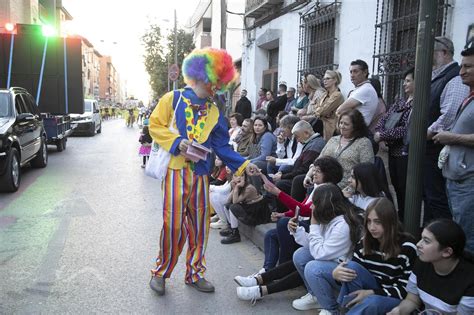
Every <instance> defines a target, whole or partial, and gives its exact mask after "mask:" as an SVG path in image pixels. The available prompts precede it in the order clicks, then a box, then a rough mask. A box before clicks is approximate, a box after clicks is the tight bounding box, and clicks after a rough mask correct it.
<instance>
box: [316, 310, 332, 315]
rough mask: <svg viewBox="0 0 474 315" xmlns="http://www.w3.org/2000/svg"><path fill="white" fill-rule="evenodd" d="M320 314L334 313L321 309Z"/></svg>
mask: <svg viewBox="0 0 474 315" xmlns="http://www.w3.org/2000/svg"><path fill="white" fill-rule="evenodd" d="M319 315H332V313H331V312H330V311H328V310H320V311H319Z"/></svg>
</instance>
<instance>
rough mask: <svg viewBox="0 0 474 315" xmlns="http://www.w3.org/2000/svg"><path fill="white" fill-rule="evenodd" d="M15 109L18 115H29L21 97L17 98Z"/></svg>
mask: <svg viewBox="0 0 474 315" xmlns="http://www.w3.org/2000/svg"><path fill="white" fill-rule="evenodd" d="M15 109H16V113H17V114H23V113H28V111H27V110H26V106H25V103H24V102H23V99H22V98H21V96H20V95H17V96H15Z"/></svg>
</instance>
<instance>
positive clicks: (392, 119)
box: [374, 68, 415, 221]
mask: <svg viewBox="0 0 474 315" xmlns="http://www.w3.org/2000/svg"><path fill="white" fill-rule="evenodd" d="M403 89H404V91H405V95H406V96H405V97H403V98H400V99H398V100H397V101H396V102H395V103H394V104H392V105H391V106H390V109H389V110H388V112H387V113H386V114H385V115H384V116H382V118H381V119H380V121H379V123H378V124H377V126H376V127H375V130H376V133H375V134H374V140H375V141H376V142H385V143H386V144H387V147H388V169H389V171H390V179H391V181H392V185H393V188H394V189H395V193H396V194H397V206H398V217H399V218H400V220H402V221H403V217H404V215H403V214H404V210H403V208H404V207H405V188H406V181H407V167H408V153H407V150H406V146H405V142H406V141H405V138H406V136H407V134H408V120H409V117H410V114H411V110H412V105H413V95H414V93H415V69H414V68H411V69H408V70H407V71H406V72H405V75H404V80H403Z"/></svg>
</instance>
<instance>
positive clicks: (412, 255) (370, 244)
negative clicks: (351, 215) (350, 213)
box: [308, 198, 416, 315]
mask: <svg viewBox="0 0 474 315" xmlns="http://www.w3.org/2000/svg"><path fill="white" fill-rule="evenodd" d="M415 259H416V247H415V242H414V238H413V237H412V236H411V235H409V234H407V233H404V232H403V230H402V228H401V226H400V224H399V221H398V216H397V212H396V210H395V207H394V205H393V203H392V202H391V201H390V200H388V199H387V198H377V199H376V200H374V201H373V202H372V203H371V204H370V205H369V207H368V209H367V211H366V213H365V219H364V238H363V239H362V240H361V241H360V242H359V243H358V244H357V246H356V249H355V251H354V256H353V257H352V260H351V261H349V262H342V263H340V264H339V265H338V266H337V267H336V268H334V270H333V271H332V279H330V275H329V276H328V275H327V274H326V276H325V277H321V276H319V277H320V279H319V281H315V282H313V285H317V287H316V286H312V287H311V288H312V289H313V288H314V289H315V291H316V297H317V298H318V301H319V302H320V304H321V305H322V306H323V307H324V308H325V309H327V310H330V311H331V312H333V313H334V310H335V307H337V306H338V305H339V306H342V307H345V308H349V310H348V311H347V312H346V314H374V315H377V314H385V313H386V312H388V311H389V310H391V309H392V308H393V307H394V306H396V305H398V304H399V303H400V301H401V300H402V299H403V298H405V296H406V295H407V292H406V289H405V287H406V284H407V282H408V277H409V275H410V272H411V270H412V269H413V265H414V262H415ZM308 275H309V276H310V275H311V274H308ZM336 281H337V282H339V283H342V286H341V290H340V292H339V297H338V298H337V303H336V300H335V297H331V298H327V297H328V294H327V292H326V291H323V290H325V289H327V288H328V285H330V286H331V287H333V288H338V285H337V284H336ZM320 282H322V283H324V284H326V286H325V287H324V286H321V283H320Z"/></svg>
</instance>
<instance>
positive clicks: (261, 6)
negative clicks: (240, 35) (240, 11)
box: [245, 0, 283, 18]
mask: <svg viewBox="0 0 474 315" xmlns="http://www.w3.org/2000/svg"><path fill="white" fill-rule="evenodd" d="M282 3H283V0H247V1H246V3H245V16H246V17H251V18H258V17H260V16H262V15H264V14H265V13H267V12H268V11H269V10H270V9H271V8H272V7H274V6H275V5H278V4H282Z"/></svg>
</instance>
